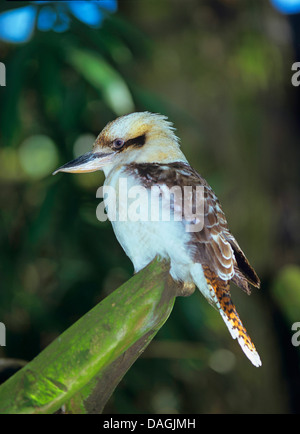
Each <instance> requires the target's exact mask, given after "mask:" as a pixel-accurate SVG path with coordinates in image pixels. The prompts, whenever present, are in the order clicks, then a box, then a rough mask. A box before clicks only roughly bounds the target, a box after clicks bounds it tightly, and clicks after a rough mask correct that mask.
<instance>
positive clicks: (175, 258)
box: [54, 112, 261, 366]
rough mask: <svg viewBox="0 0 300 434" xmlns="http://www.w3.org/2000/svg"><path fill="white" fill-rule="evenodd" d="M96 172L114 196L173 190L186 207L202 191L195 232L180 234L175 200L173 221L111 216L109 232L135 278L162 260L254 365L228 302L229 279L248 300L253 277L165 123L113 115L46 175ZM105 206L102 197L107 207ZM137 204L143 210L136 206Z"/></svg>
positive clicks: (183, 224) (147, 116) (182, 226)
mask: <svg viewBox="0 0 300 434" xmlns="http://www.w3.org/2000/svg"><path fill="white" fill-rule="evenodd" d="M96 170H103V171H104V174H105V183H104V186H109V187H112V188H113V189H114V190H115V191H116V192H117V193H116V194H117V195H118V194H119V193H118V191H119V189H118V187H119V184H120V182H121V180H124V179H126V182H127V185H128V188H130V187H132V186H140V187H144V188H145V189H146V190H147V191H150V189H151V188H152V187H154V186H155V187H156V188H158V190H159V192H160V193H161V197H162V198H163V196H164V195H165V192H166V191H167V190H168V189H170V188H172V187H174V186H177V187H179V188H180V189H181V190H184V187H190V188H191V189H190V190H188V191H189V194H186V197H189V198H190V199H191V201H192V202H195V201H196V193H195V189H196V187H197V186H198V187H202V191H203V196H202V197H203V207H202V212H203V215H202V216H200V215H199V219H198V218H196V219H194V220H196V221H200V220H201V218H202V220H203V225H202V226H201V230H199V231H191V230H187V226H188V225H190V224H191V221H190V219H188V218H186V217H185V215H184V212H183V204H182V201H179V200H171V201H169V202H167V203H168V204H169V206H170V209H171V214H172V213H173V214H174V212H175V210H176V212H177V214H178V211H179V214H181V215H182V218H181V219H175V218H173V219H172V218H171V219H170V221H162V219H161V218H160V219H153V220H151V219H150V218H149V219H148V220H147V221H145V219H144V221H142V220H141V221H137V220H136V219H135V221H130V219H128V220H127V221H126V219H124V218H122V219H118V218H115V219H114V221H112V225H113V229H114V232H115V234H116V237H117V239H118V241H119V242H120V244H121V245H122V247H123V249H124V250H125V252H126V254H127V255H128V256H129V258H130V259H131V261H132V262H133V265H134V269H135V272H138V271H139V270H141V269H142V268H144V267H145V266H146V265H147V264H149V263H150V262H151V261H152V260H153V259H154V258H155V257H156V256H159V257H161V258H165V259H167V260H169V261H170V273H171V275H172V277H173V279H174V280H176V281H180V282H183V284H186V285H187V286H188V287H195V286H197V287H198V288H199V290H200V291H201V293H202V294H203V295H204V296H205V297H206V299H207V300H208V301H209V303H211V304H212V305H213V306H215V307H216V308H217V310H218V311H219V312H220V314H221V316H222V318H223V320H224V321H225V323H226V325H227V327H228V329H229V331H230V333H231V335H232V337H233V338H234V339H237V340H238V342H239V344H240V345H241V347H242V349H243V351H244V353H245V354H246V356H247V357H248V358H249V359H250V360H251V362H252V363H253V365H255V366H260V365H261V361H260V357H259V355H258V353H257V351H256V349H255V346H254V345H253V343H252V341H251V339H250V337H249V336H248V334H247V331H246V330H245V328H244V326H243V324H242V322H241V320H240V318H239V315H238V313H237V311H236V308H235V306H234V304H233V302H232V300H231V296H230V281H232V282H233V283H235V284H236V285H237V286H239V287H240V288H241V289H243V290H244V291H245V292H246V293H247V294H249V293H250V288H249V284H251V285H253V286H255V287H257V288H258V287H259V286H260V281H259V278H258V276H257V275H256V273H255V271H254V269H253V268H252V267H251V265H250V264H249V262H248V260H247V258H246V257H245V255H244V253H243V252H242V250H241V248H240V246H239V245H238V243H237V241H236V240H235V238H234V236H233V235H232V234H231V232H230V231H229V228H228V225H227V221H226V217H225V215H224V213H223V211H222V208H221V205H220V203H219V201H218V199H217V197H216V195H215V193H214V192H213V190H212V189H211V187H210V186H209V185H208V183H207V182H206V181H205V179H204V178H202V176H201V175H199V173H197V172H196V170H195V169H193V168H192V167H191V166H190V164H189V163H188V161H187V159H186V157H185V156H184V154H183V153H182V151H181V149H180V146H179V140H178V138H177V137H176V135H175V133H174V128H173V126H172V123H171V122H169V121H168V120H167V118H166V117H165V116H162V115H160V114H154V113H149V112H139V113H131V114H128V115H125V116H121V117H119V118H117V119H116V120H114V121H112V122H110V123H109V124H108V125H106V126H105V128H104V129H103V130H102V131H101V133H100V134H99V136H98V137H97V139H96V141H95V143H94V146H93V149H92V151H91V152H89V153H87V154H84V155H83V156H81V157H79V158H76V159H75V160H73V161H70V162H69V163H67V164H65V165H64V166H62V167H60V168H59V169H57V170H56V171H55V172H54V174H55V173H57V172H71V173H81V172H93V171H96ZM119 199H120V203H121V206H122V203H123V202H122V201H123V199H124V203H125V202H126V203H127V198H126V201H125V198H122V197H119ZM109 203H110V201H109V198H108V200H107V202H106V204H108V205H107V206H108V207H109ZM162 203H163V201H162ZM140 206H141V207H143V204H142V203H141V202H140ZM145 206H146V205H145ZM147 206H149V204H147ZM194 208H195V207H194ZM108 211H109V210H108ZM108 215H109V212H108ZM117 217H118V216H117ZM121 220H122V221H121ZM194 223H195V222H194Z"/></svg>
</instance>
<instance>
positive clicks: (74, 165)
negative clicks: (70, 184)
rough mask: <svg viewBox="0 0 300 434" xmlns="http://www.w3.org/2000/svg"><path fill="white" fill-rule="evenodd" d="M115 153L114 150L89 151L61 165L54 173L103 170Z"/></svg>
mask: <svg viewBox="0 0 300 434" xmlns="http://www.w3.org/2000/svg"><path fill="white" fill-rule="evenodd" d="M113 155H114V152H109V153H102V152H87V153H86V154H83V155H81V156H80V157H78V158H75V160H72V161H69V163H66V164H64V165H63V166H61V167H59V168H58V169H57V170H55V172H53V173H52V175H56V174H57V173H58V172H70V173H85V172H95V171H96V170H102V169H103V167H104V166H105V165H106V164H108V163H110V161H111V159H112V156H113Z"/></svg>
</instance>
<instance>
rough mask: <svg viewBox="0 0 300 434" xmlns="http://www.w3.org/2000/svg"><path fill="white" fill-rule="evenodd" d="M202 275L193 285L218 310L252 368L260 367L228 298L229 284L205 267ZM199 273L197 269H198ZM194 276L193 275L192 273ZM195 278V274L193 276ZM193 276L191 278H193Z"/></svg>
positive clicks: (258, 359) (256, 355)
mask: <svg viewBox="0 0 300 434" xmlns="http://www.w3.org/2000/svg"><path fill="white" fill-rule="evenodd" d="M202 269H203V273H204V275H203V273H201V274H202V276H201V278H200V279H199V278H197V279H196V280H198V284H197V281H196V280H194V281H195V284H196V285H197V286H198V288H199V289H200V291H201V292H202V293H203V295H204V296H205V297H206V298H207V299H208V300H209V301H210V302H211V303H212V304H213V305H214V306H215V307H216V308H217V309H218V311H219V312H220V314H221V316H222V318H223V320H224V322H225V324H226V325H227V327H228V330H229V332H230V334H231V336H232V337H233V339H237V340H238V343H239V344H240V346H241V348H242V350H243V351H244V353H245V355H246V356H247V357H248V359H249V360H250V361H251V362H252V363H253V365H254V366H257V367H259V366H261V360H260V357H259V355H258V353H257V351H256V348H255V346H254V344H253V342H252V341H251V339H250V337H249V335H248V333H247V331H246V329H245V327H244V326H243V323H242V321H241V320H240V317H239V315H238V313H237V311H236V308H235V306H234V304H233V302H232V300H231V297H230V290H229V283H228V282H226V281H224V280H222V279H220V278H219V277H218V276H217V275H216V274H215V273H212V272H211V271H210V269H209V268H208V267H206V266H203V267H202ZM198 271H199V269H198ZM193 274H194V273H193ZM194 276H195V274H194ZM194 276H193V277H194ZM203 277H204V279H205V281H206V284H207V286H206V290H205V289H204V290H203V280H204V279H203Z"/></svg>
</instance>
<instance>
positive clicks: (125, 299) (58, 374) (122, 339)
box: [0, 259, 178, 414]
mask: <svg viewBox="0 0 300 434" xmlns="http://www.w3.org/2000/svg"><path fill="white" fill-rule="evenodd" d="M83 290H87V289H84V288H83ZM177 290H178V288H177V287H176V285H175V283H174V281H173V280H172V279H171V277H170V275H169V265H168V264H167V263H165V262H159V261H158V260H157V259H156V260H154V261H153V262H152V263H151V264H149V265H148V267H146V268H145V269H144V270H142V271H141V272H139V273H138V274H136V275H135V276H134V277H132V278H131V279H130V280H129V281H127V282H126V283H125V284H124V285H122V286H121V287H120V288H118V289H117V290H116V291H114V292H113V293H112V294H111V295H109V296H108V297H107V298H105V299H104V300H103V301H102V302H101V303H99V304H98V305H97V306H95V307H94V308H93V309H92V310H91V311H89V312H88V313H87V314H85V315H84V316H83V317H82V318H81V319H79V320H78V321H77V322H76V323H75V324H73V325H72V326H71V327H70V328H69V329H68V330H66V331H65V332H64V333H63V334H62V335H61V336H59V337H58V338H57V339H56V340H55V341H53V342H52V343H51V344H50V345H49V346H48V347H47V348H46V349H45V350H44V351H42V352H41V353H40V354H39V355H38V356H37V357H36V358H35V359H33V360H32V361H31V362H29V363H28V364H27V365H26V366H25V367H24V368H22V369H21V370H20V371H18V372H17V373H16V374H15V375H14V376H12V377H11V378H10V379H8V380H7V381H6V382H5V383H4V384H3V385H2V386H1V387H0V413H1V414H3V413H13V414H19V413H29V414H37V413H54V412H55V411H57V410H59V409H60V408H61V406H62V405H63V404H64V405H65V408H66V412H67V413H99V412H101V411H102V409H103V407H104V405H105V403H106V402H107V400H108V399H109V397H110V396H111V394H112V392H113V390H114V389H115V387H116V386H117V384H118V383H119V381H120V380H121V379H122V378H123V376H124V374H125V373H126V372H127V370H128V369H129V367H130V366H131V365H132V363H134V361H135V360H136V359H137V358H138V357H139V355H140V354H141V352H142V351H143V350H144V349H145V348H146V346H147V345H148V344H149V343H150V341H151V339H152V338H153V337H154V336H155V334H156V332H157V331H158V330H159V329H160V327H161V326H162V325H163V324H164V323H165V321H166V320H167V318H168V316H169V314H170V312H171V310H172V308H173V304H174V301H175V296H176V291H177Z"/></svg>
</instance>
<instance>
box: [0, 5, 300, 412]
mask: <svg viewBox="0 0 300 434" xmlns="http://www.w3.org/2000/svg"><path fill="white" fill-rule="evenodd" d="M11 5H12V3H11V2H2V3H1V6H0V10H5V9H9V8H11V7H12V6H11ZM299 44H300V38H299V16H298V15H293V16H284V15H281V14H280V13H279V12H277V11H276V10H275V9H274V8H273V7H272V5H271V4H270V3H269V2H268V1H261V0H256V1H249V2H239V1H238V0H226V1H225V0H223V1H221V0H218V1H217V0H209V1H208V0H207V1H204V0H203V1H198V0H188V1H183V0H172V1H171V0H149V1H134V0H126V1H121V2H119V3H118V11H117V12H116V13H115V14H111V15H110V16H108V17H107V18H106V19H105V20H104V21H103V23H102V25H101V27H100V28H99V29H94V28H92V27H90V26H87V25H85V24H84V23H82V22H81V21H79V20H77V19H75V18H74V17H71V25H70V28H69V30H67V31H65V32H60V33H58V32H55V31H52V30H49V31H47V32H42V31H39V30H37V29H36V30H35V31H34V34H33V36H32V38H31V39H30V40H29V41H28V42H26V43H23V44H12V43H6V42H4V41H0V61H1V62H3V63H5V65H6V73H7V78H6V80H7V86H6V87H1V88H0V146H1V148H0V209H1V214H0V227H1V230H0V243H1V250H0V285H1V287H0V321H1V322H3V323H4V324H5V325H6V332H7V346H6V347H0V357H4V358H15V359H22V360H31V359H32V358H33V357H35V356H36V355H37V354H38V353H39V352H40V351H41V350H42V349H43V348H45V346H46V345H48V344H49V343H50V342H51V341H52V340H53V339H54V338H55V337H57V336H58V335H59V334H60V333H61V332H63V330H65V329H66V328H67V327H69V326H70V325H71V324H72V323H73V322H74V321H76V320H77V319H78V318H79V317H80V316H82V315H83V314H85V313H86V312H87V311H88V310H89V309H91V308H92V307H93V306H94V305H95V304H96V303H98V302H99V301H100V300H101V299H103V298H104V297H105V296H107V295H108V294H109V293H110V292H111V291H113V290H114V289H116V288H117V287H118V286H119V285H120V284H121V283H123V282H124V281H126V280H127V279H129V278H130V276H131V275H132V273H133V268H132V265H131V262H130V261H129V259H128V258H127V257H126V255H125V253H124V252H123V251H122V249H121V247H120V246H119V244H118V242H117V241H116V239H115V236H114V234H113V231H112V228H111V226H110V224H109V223H108V222H106V223H100V222H99V221H98V220H97V219H96V207H97V205H98V203H99V200H98V199H96V190H97V188H98V187H99V186H100V185H101V183H102V182H103V174H102V173H100V172H97V173H93V174H82V175H69V174H59V175H57V176H55V177H52V176H51V173H52V171H53V170H55V169H56V168H57V167H58V166H60V165H61V164H63V163H65V162H67V161H69V160H71V159H73V158H74V156H76V155H78V154H81V153H83V152H85V151H87V150H90V149H91V146H92V143H93V139H94V137H95V136H96V135H97V134H98V133H99V131H100V130H101V129H102V128H103V127H104V125H105V124H106V123H107V122H108V121H110V120H113V119H114V118H115V117H117V116H119V115H121V114H124V113H127V112H131V111H143V110H148V111H153V112H160V113H163V114H166V115H168V116H169V118H170V120H172V121H173V122H174V124H175V127H176V128H177V133H178V135H179V137H180V139H181V145H182V149H183V151H184V153H185V154H186V156H187V158H188V160H189V161H190V163H191V164H192V165H193V167H195V169H197V170H198V171H199V172H200V173H201V174H202V175H203V176H204V177H205V178H206V179H207V181H208V182H209V183H210V184H211V186H212V187H213V189H214V191H215V192H216V194H217V195H218V197H219V199H220V201H221V203H222V205H223V209H224V211H225V213H226V216H227V219H228V221H229V225H230V229H231V230H232V232H233V234H234V235H235V236H236V238H237V240H238V242H239V243H240V245H241V247H242V249H243V250H244V251H245V253H246V255H247V257H248V258H249V260H250V262H251V263H252V265H253V266H254V267H255V269H256V271H257V273H258V275H259V276H260V278H261V280H262V287H261V289H260V290H253V293H252V295H251V296H250V297H248V296H247V295H245V294H244V293H242V292H241V291H240V290H238V289H237V288H235V287H234V286H233V285H232V296H233V299H234V301H235V302H236V305H237V309H238V311H239V313H240V316H241V318H242V320H243V322H244V324H245V325H246V328H247V329H248V332H249V334H250V336H251V337H252V339H253V341H254V342H255V344H256V347H257V349H258V351H259V353H260V356H261V359H262V367H261V368H255V367H253V366H252V365H251V363H250V362H249V361H248V360H247V359H246V357H245V356H244V354H243V353H242V351H241V349H240V347H239V345H238V344H237V343H236V342H235V341H233V340H232V339H231V337H230V335H229V333H228V330H227V328H226V326H225V325H224V324H223V322H222V319H221V317H220V315H219V314H218V313H217V312H216V311H214V309H212V308H211V307H210V306H209V305H208V304H207V302H206V300H205V299H204V298H203V297H202V296H201V295H200V294H199V293H198V291H197V292H196V293H195V294H193V295H192V296H191V297H189V298H178V299H177V301H176V304H175V307H174V310H173V313H172V315H171V317H170V318H169V320H168V321H167V323H166V324H165V325H164V327H163V328H162V329H161V330H160V331H159V333H158V334H157V337H156V338H155V340H154V341H153V342H152V343H151V344H150V346H149V347H148V349H147V350H146V351H145V353H144V354H143V355H142V357H141V358H140V359H139V360H138V361H137V362H136V363H135V365H134V366H133V367H132V368H131V370H130V371H129V372H128V374H127V375H126V376H125V378H124V379H123V381H122V382H121V383H120V385H119V387H118V389H117V390H116V392H115V393H114V395H113V396H112V398H111V400H110V401H109V403H108V405H107V407H106V412H110V413H174V414H176V413H299V410H300V372H299V366H300V365H299V347H295V346H293V345H292V343H291V338H292V334H293V332H292V330H291V327H292V324H293V323H294V322H299V321H300V268H299V265H298V264H299V190H300V176H299V159H300V151H299V89H298V87H293V86H292V84H291V76H292V74H293V72H292V71H291V67H292V64H293V63H294V62H296V61H297V60H298V61H300V58H299V47H300V45H299ZM299 341H300V339H299ZM299 343H300V342H299Z"/></svg>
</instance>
